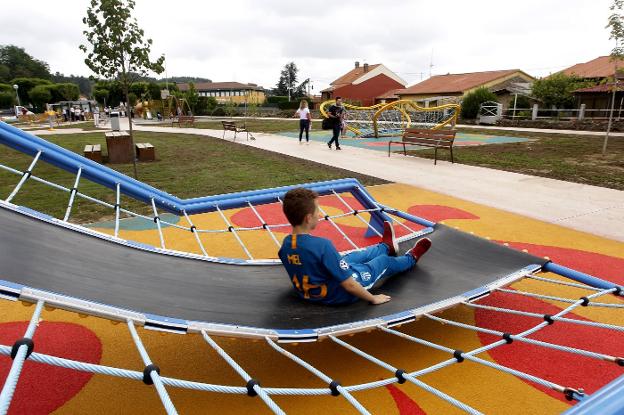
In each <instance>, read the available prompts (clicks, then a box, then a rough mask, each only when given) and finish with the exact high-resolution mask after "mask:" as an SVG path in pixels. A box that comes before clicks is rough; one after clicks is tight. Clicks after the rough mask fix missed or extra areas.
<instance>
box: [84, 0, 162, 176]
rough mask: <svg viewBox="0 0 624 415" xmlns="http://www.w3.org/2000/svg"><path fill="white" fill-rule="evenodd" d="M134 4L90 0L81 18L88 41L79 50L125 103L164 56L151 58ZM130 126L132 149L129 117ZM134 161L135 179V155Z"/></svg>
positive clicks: (159, 66)
mask: <svg viewBox="0 0 624 415" xmlns="http://www.w3.org/2000/svg"><path fill="white" fill-rule="evenodd" d="M134 6H135V1H134V0H91V2H90V6H89V8H88V9H87V17H85V18H84V19H83V20H82V22H83V23H84V24H85V25H87V28H88V30H85V31H83V34H84V35H85V36H86V38H87V41H88V43H90V47H89V48H88V47H87V46H85V45H80V50H82V51H83V52H84V53H86V54H87V58H86V59H85V64H86V65H87V66H88V67H89V69H91V70H92V71H93V72H94V73H96V74H97V75H99V76H102V77H104V78H106V79H117V80H118V81H119V83H120V84H121V87H122V90H123V93H124V96H125V98H126V102H129V101H130V99H129V98H130V97H129V94H130V86H131V85H132V84H133V83H134V82H135V81H136V80H137V77H138V76H147V74H148V73H149V72H150V71H152V72H155V73H157V74H160V73H162V72H163V70H164V68H163V62H164V60H165V57H164V56H163V55H161V56H160V57H159V58H158V59H156V60H155V61H153V62H152V61H151V60H150V56H149V53H150V49H151V46H152V39H146V38H145V32H144V31H143V29H141V28H140V27H139V24H138V22H137V20H136V18H133V17H132V11H133V10H134ZM129 127H130V140H131V142H132V148H133V149H134V138H133V134H132V120H131V119H129ZM133 164H134V177H135V178H136V177H137V176H138V174H137V168H136V157H134V158H133Z"/></svg>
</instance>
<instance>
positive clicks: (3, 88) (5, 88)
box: [0, 84, 15, 94]
mask: <svg viewBox="0 0 624 415" xmlns="http://www.w3.org/2000/svg"><path fill="white" fill-rule="evenodd" d="M0 92H10V93H12V94H15V91H13V85H9V84H0Z"/></svg>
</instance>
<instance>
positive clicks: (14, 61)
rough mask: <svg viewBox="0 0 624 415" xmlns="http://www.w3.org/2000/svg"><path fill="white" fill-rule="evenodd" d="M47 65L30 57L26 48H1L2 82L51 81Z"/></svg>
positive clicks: (0, 71) (12, 46) (10, 46)
mask: <svg viewBox="0 0 624 415" xmlns="http://www.w3.org/2000/svg"><path fill="white" fill-rule="evenodd" d="M50 76H51V75H50V67H49V66H48V64H47V63H45V62H43V61H40V60H38V59H35V58H33V57H32V56H30V55H29V54H28V53H26V51H25V50H24V48H19V47H17V46H15V45H6V46H0V82H8V81H10V80H11V79H13V78H42V79H50Z"/></svg>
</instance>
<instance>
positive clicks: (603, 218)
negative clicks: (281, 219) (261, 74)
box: [135, 125, 624, 241]
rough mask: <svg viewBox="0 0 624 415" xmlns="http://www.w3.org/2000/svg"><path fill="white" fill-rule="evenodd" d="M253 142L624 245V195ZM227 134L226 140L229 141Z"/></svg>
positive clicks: (353, 151) (478, 170)
mask: <svg viewBox="0 0 624 415" xmlns="http://www.w3.org/2000/svg"><path fill="white" fill-rule="evenodd" d="M135 128H136V130H140V131H153V132H164V133H182V134H195V135H204V136H211V137H217V138H221V137H222V135H223V131H221V130H207V129H198V128H170V127H155V126H146V125H136V126H135ZM254 136H255V137H256V138H257V140H255V141H252V140H250V141H246V140H245V136H244V134H242V135H239V137H238V139H237V140H236V142H237V143H239V144H242V145H248V146H251V147H257V148H262V149H264V150H269V151H273V152H276V153H281V154H286V155H289V156H293V157H298V158H302V159H306V160H311V161H315V162H318V163H322V164H326V165H329V166H334V167H339V168H343V169H347V170H351V171H354V172H358V173H361V174H367V175H370V176H375V177H379V178H382V179H385V180H388V181H392V182H398V183H405V184H409V185H412V186H416V187H420V188H423V189H427V190H432V191H435V192H439V193H443V194H446V195H450V196H453V197H457V198H460V199H464V200H468V201H471V202H476V203H480V204H483V205H486V206H491V207H494V208H498V209H502V210H506V211H509V212H513V213H517V214H520V215H524V216H527V217H530V218H534V219H539V220H542V221H545V222H549V223H554V224H560V225H562V226H566V227H569V228H572V229H576V230H580V231H584V232H588V233H591V234H594V235H599V236H603V237H607V238H611V239H614V240H618V241H624V192H623V191H618V190H613V189H606V188H602V187H597V186H589V185H584V184H578V183H571V182H564V181H560V180H553V179H547V178H542V177H534V176H528V175H524V174H517V173H509V172H505V171H501V170H492V169H487V168H482V167H473V166H467V165H462V164H451V163H449V162H445V161H438V165H437V166H434V165H433V162H432V161H431V160H428V159H422V158H418V157H410V156H407V157H406V156H403V155H401V154H393V155H392V157H391V158H388V156H387V155H386V154H385V153H382V152H379V151H372V150H367V149H362V148H356V147H350V146H344V147H343V150H342V151H335V150H329V149H328V148H327V146H326V145H325V144H322V143H318V142H316V143H311V144H310V145H305V144H304V145H300V144H298V142H297V140H293V139H289V138H286V137H283V136H279V135H275V134H266V133H254ZM231 137H232V136H231V135H228V134H226V139H231Z"/></svg>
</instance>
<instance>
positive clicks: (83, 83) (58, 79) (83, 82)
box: [52, 72, 93, 97]
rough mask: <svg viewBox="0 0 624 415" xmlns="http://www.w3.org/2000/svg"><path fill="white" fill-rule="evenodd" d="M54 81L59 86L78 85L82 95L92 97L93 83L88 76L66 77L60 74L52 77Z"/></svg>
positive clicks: (57, 73)
mask: <svg viewBox="0 0 624 415" xmlns="http://www.w3.org/2000/svg"><path fill="white" fill-rule="evenodd" d="M52 81H53V82H54V83H57V84H63V83H70V84H76V85H78V88H79V89H80V94H82V95H84V96H87V97H90V96H91V95H92V93H93V81H92V80H91V79H89V78H87V77H86V76H75V75H69V76H65V75H63V74H62V73H60V72H56V73H55V74H54V75H52Z"/></svg>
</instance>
